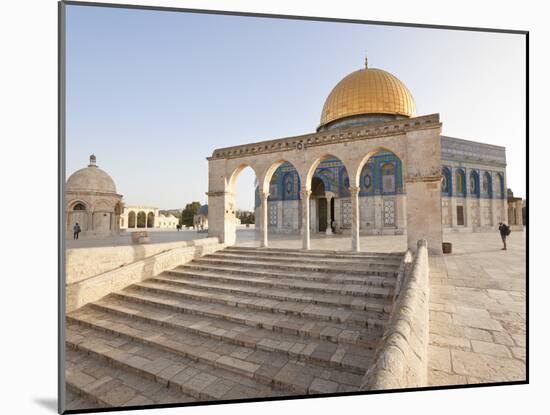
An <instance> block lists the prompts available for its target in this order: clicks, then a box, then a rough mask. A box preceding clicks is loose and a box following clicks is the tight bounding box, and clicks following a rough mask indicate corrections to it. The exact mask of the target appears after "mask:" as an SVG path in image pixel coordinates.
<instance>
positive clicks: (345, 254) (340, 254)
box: [224, 245, 404, 259]
mask: <svg viewBox="0 0 550 415" xmlns="http://www.w3.org/2000/svg"><path fill="white" fill-rule="evenodd" d="M224 251H228V252H238V253H244V254H253V253H256V252H257V253H260V254H261V255H266V254H269V255H296V256H309V257H319V256H320V257H328V256H330V257H334V258H400V259H401V258H402V257H403V254H404V252H364V251H362V252H352V251H334V250H322V249H308V250H304V249H289V248H271V247H270V248H259V247H252V246H239V245H233V246H228V247H226V248H225V249H224Z"/></svg>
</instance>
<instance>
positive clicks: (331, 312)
mask: <svg viewBox="0 0 550 415" xmlns="http://www.w3.org/2000/svg"><path fill="white" fill-rule="evenodd" d="M132 288H133V289H137V290H143V291H148V292H155V293H160V294H169V295H171V296H174V297H177V298H181V299H183V300H185V301H186V302H191V301H196V302H198V303H200V304H207V303H210V304H223V305H227V306H231V307H238V308H239V309H243V312H244V311H245V310H255V311H256V312H257V311H262V312H267V313H273V314H283V315H285V316H298V317H302V318H308V319H313V320H321V321H333V322H336V323H346V324H350V325H353V326H357V325H359V326H364V325H365V322H367V326H368V324H369V321H370V320H374V321H382V322H385V321H386V320H387V318H388V314H387V313H384V312H378V311H363V310H350V309H348V308H344V307H334V306H326V305H319V304H313V303H306V302H294V301H285V300H281V301H278V300H270V299H262V298H258V297H255V296H250V295H246V294H226V293H223V292H222V293H215V292H211V291H207V290H201V289H193V288H189V287H186V286H178V285H174V284H166V283H164V282H163V281H157V282H155V281H152V280H147V281H144V282H141V283H138V284H134V285H133V286H132Z"/></svg>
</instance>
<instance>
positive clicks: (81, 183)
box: [65, 154, 123, 238]
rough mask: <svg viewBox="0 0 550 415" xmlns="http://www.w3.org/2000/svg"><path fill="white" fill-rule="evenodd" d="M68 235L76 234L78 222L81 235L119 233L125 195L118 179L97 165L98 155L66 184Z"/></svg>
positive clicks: (97, 235) (92, 235)
mask: <svg viewBox="0 0 550 415" xmlns="http://www.w3.org/2000/svg"><path fill="white" fill-rule="evenodd" d="M65 201H66V203H65V211H66V214H67V216H66V218H67V222H66V223H67V235H69V236H70V237H72V233H73V226H74V225H75V224H76V223H78V224H79V225H80V228H81V230H82V233H81V235H80V236H81V237H92V238H94V237H95V238H101V237H105V236H111V235H116V234H118V233H119V217H120V214H121V212H122V207H123V205H122V195H120V194H118V193H117V191H116V186H115V182H114V181H113V179H112V178H111V176H109V174H107V173H106V172H105V171H104V170H101V169H100V168H99V167H97V164H96V157H95V156H94V155H93V154H92V155H91V156H90V164H88V167H85V168H83V169H80V170H77V171H76V172H74V173H73V174H72V175H71V176H70V177H69V179H68V180H67V184H66V186H65Z"/></svg>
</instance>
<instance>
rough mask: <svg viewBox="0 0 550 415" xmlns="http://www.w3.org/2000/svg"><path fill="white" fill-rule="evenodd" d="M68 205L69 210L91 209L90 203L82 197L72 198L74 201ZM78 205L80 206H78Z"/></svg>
mask: <svg viewBox="0 0 550 415" xmlns="http://www.w3.org/2000/svg"><path fill="white" fill-rule="evenodd" d="M68 206H69V208H68V209H67V210H69V211H74V210H79V211H83V210H85V211H89V210H90V208H89V205H88V203H86V202H85V201H84V200H82V199H75V200H72V201H70V202H69V204H68ZM77 207H79V208H77ZM82 208H83V209H82Z"/></svg>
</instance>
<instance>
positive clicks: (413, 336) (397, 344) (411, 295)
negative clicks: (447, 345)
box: [361, 240, 429, 390]
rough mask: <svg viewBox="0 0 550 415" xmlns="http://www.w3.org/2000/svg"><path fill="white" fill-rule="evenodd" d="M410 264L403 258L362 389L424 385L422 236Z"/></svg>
mask: <svg viewBox="0 0 550 415" xmlns="http://www.w3.org/2000/svg"><path fill="white" fill-rule="evenodd" d="M409 264H410V265H407V258H404V261H403V264H402V265H403V270H404V272H403V282H402V285H401V288H400V290H399V291H398V294H397V297H396V301H395V303H394V307H393V310H392V312H391V315H390V320H389V322H388V325H387V327H386V330H385V331H384V335H383V336H382V339H381V340H380V344H379V346H378V348H377V350H376V353H375V359H374V363H373V365H372V366H371V367H370V368H369V369H368V370H367V372H366V373H365V376H364V378H363V383H362V385H361V389H362V390H381V389H405V388H414V387H422V386H427V378H428V356H427V355H428V340H429V334H428V333H429V264H428V244H427V242H426V241H425V240H420V241H418V249H417V252H416V255H415V257H414V260H413V261H412V263H410V262H409ZM407 268H410V269H409V270H407ZM396 289H397V287H396Z"/></svg>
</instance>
